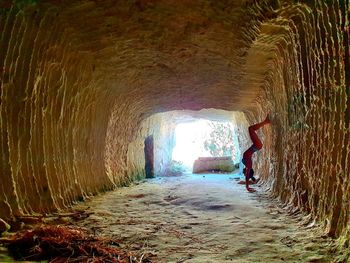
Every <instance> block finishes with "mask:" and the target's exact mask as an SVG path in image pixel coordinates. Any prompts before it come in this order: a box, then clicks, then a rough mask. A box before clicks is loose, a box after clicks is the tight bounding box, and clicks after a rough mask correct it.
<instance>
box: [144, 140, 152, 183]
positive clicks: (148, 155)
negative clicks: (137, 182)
mask: <svg viewBox="0 0 350 263" xmlns="http://www.w3.org/2000/svg"><path fill="white" fill-rule="evenodd" d="M144 153H145V172H146V178H153V177H154V140H153V135H150V136H148V137H147V138H146V139H145V143H144Z"/></svg>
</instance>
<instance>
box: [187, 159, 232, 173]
mask: <svg viewBox="0 0 350 263" xmlns="http://www.w3.org/2000/svg"><path fill="white" fill-rule="evenodd" d="M212 170H215V171H222V172H232V171H234V170H235V164H234V163H233V161H232V157H231V156H228V157H199V158H198V159H197V160H195V161H194V164H193V173H201V172H205V171H208V172H210V171H212Z"/></svg>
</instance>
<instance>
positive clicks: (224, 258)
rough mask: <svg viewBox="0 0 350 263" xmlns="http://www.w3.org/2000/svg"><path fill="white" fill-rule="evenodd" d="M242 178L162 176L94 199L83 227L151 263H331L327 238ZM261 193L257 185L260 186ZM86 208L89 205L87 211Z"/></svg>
mask: <svg viewBox="0 0 350 263" xmlns="http://www.w3.org/2000/svg"><path fill="white" fill-rule="evenodd" d="M234 178H237V175H234V174H231V175H223V174H205V175H203V174H201V175H185V176H181V177H175V178H174V177H173V178H157V179H152V180H147V181H144V182H142V183H139V184H136V185H133V186H131V187H127V188H121V189H118V190H116V191H114V192H109V193H107V194H104V195H101V196H98V197H96V198H93V199H92V200H91V201H89V202H87V203H84V204H82V205H80V206H78V208H80V209H86V210H87V211H88V212H89V211H90V212H93V214H91V216H90V217H89V218H87V219H85V220H83V221H80V222H79V223H78V224H79V226H81V227H86V228H88V229H90V230H92V231H94V232H95V233H96V234H99V235H106V236H108V237H113V238H115V239H116V240H119V241H120V244H121V247H123V248H126V249H129V250H130V251H138V253H140V252H142V253H147V254H148V255H149V254H153V255H154V257H153V260H152V262H201V263H203V262H331V261H332V256H331V255H330V254H329V252H328V251H329V244H330V240H329V239H327V238H324V237H322V233H320V232H319V231H318V228H315V227H310V226H309V227H305V226H303V225H302V224H301V221H300V216H291V215H287V214H286V212H285V211H284V210H283V209H281V208H279V207H278V206H277V203H276V202H273V201H271V200H270V199H269V198H267V197H266V195H265V194H263V192H262V190H259V191H258V192H257V193H253V194H252V193H247V192H246V191H245V189H244V186H242V185H238V184H237V183H236V181H235V180H234ZM256 188H258V189H259V187H256ZM87 206H88V207H87Z"/></svg>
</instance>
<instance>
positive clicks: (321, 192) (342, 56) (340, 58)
mask: <svg viewBox="0 0 350 263" xmlns="http://www.w3.org/2000/svg"><path fill="white" fill-rule="evenodd" d="M349 8H350V7H349V2H348V1H308V4H306V3H305V4H304V3H298V4H291V3H287V2H286V3H285V4H282V5H281V6H280V8H279V9H278V10H275V11H274V15H273V17H272V18H270V19H264V21H263V22H262V24H261V26H260V31H259V34H258V36H257V38H256V39H255V41H254V43H253V45H252V47H251V49H250V50H249V54H248V60H249V61H250V66H249V67H251V69H248V71H250V72H251V74H253V75H252V76H254V74H257V70H256V69H257V68H259V69H261V67H262V68H264V71H265V74H264V76H263V77H262V76H261V77H262V80H263V82H262V83H261V84H260V87H262V88H263V89H264V90H265V95H261V98H262V99H263V100H265V101H267V102H268V103H265V102H261V103H260V104H261V106H262V108H264V109H265V110H266V111H268V108H272V109H273V110H274V114H273V125H272V128H271V129H268V128H267V133H266V134H267V135H268V136H267V137H266V138H265V144H267V145H268V146H269V147H267V148H266V151H265V153H264V158H262V159H261V160H263V161H261V164H260V165H261V166H264V167H265V169H266V181H268V182H270V183H271V184H272V193H273V194H274V195H275V196H278V197H279V198H281V200H283V201H284V202H286V203H288V204H289V205H290V206H291V208H292V207H294V208H295V207H297V208H299V209H300V210H302V211H304V212H307V213H310V214H311V218H312V219H317V220H318V222H321V223H322V224H323V226H324V227H325V230H326V233H327V234H329V235H331V236H339V235H341V234H342V235H343V237H344V238H345V239H348V232H346V231H344V229H346V228H348V226H349V225H350V221H349V220H350V218H349V214H350V205H349V200H350V196H349V194H350V177H349V176H350V170H349V168H350V159H349V152H350V140H349V139H350V96H349V95H350V61H349V46H350V42H349V33H350V30H349V13H350V12H349V10H350V9H349ZM249 57H251V60H250V59H249ZM257 58H258V59H257ZM254 60H255V61H254ZM249 76H250V75H249ZM258 77H259V76H258ZM251 112H252V113H253V112H254V111H253V110H252V111H251ZM256 116H257V115H256V114H255V115H254V117H255V118H253V117H252V118H251V120H256ZM294 211H296V210H295V209H294Z"/></svg>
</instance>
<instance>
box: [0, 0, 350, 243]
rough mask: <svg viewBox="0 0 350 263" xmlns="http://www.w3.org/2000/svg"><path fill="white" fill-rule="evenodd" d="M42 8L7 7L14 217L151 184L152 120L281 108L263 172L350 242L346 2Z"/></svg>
mask: <svg viewBox="0 0 350 263" xmlns="http://www.w3.org/2000/svg"><path fill="white" fill-rule="evenodd" d="M39 2H40V3H38V4H36V5H33V6H27V7H23V6H22V7H21V8H22V9H21V10H20V9H18V5H11V1H1V2H0V8H1V12H0V69H1V72H0V78H1V79H0V81H1V89H0V92H1V94H0V96H1V104H0V115H1V123H0V147H1V150H0V151H1V153H0V155H1V171H0V179H1V184H0V215H1V217H2V218H4V219H6V218H9V217H11V216H13V215H18V214H22V213H33V212H48V211H52V210H55V209H59V208H63V207H66V206H68V205H70V204H72V203H73V202H74V201H76V200H79V199H81V198H84V197H85V196H87V195H91V194H96V193H98V192H100V191H103V190H108V189H112V188H113V187H115V186H117V185H119V184H123V183H124V182H127V181H129V180H130V179H132V178H133V177H135V176H139V175H140V174H142V164H143V163H142V162H143V161H142V160H141V159H140V158H141V157H136V156H137V155H138V154H139V151H137V147H136V148H135V145H137V144H138V145H139V146H140V143H141V142H142V141H143V139H144V137H145V136H146V135H147V133H155V132H156V131H159V130H160V129H163V128H164V129H165V130H164V131H163V132H164V134H167V133H169V132H170V133H169V134H171V126H169V127H168V128H166V126H162V125H161V124H155V122H157V120H156V117H154V118H153V119H152V117H151V116H152V115H153V114H156V113H160V112H166V111H171V110H184V109H185V110H200V109H202V108H215V109H225V110H229V111H242V112H244V114H245V116H246V118H247V119H248V121H249V123H253V122H256V121H260V120H261V119H262V118H264V115H265V114H266V113H267V112H273V124H272V125H271V126H270V127H264V129H263V131H262V132H261V133H264V134H265V136H262V134H261V137H262V139H263V142H264V150H263V151H261V152H259V153H258V154H257V155H256V158H257V160H259V162H256V163H255V164H254V165H256V166H257V169H256V170H257V172H259V173H260V174H261V175H262V176H263V178H264V181H265V182H266V184H268V185H270V189H271V192H272V194H273V195H274V196H276V197H279V198H280V199H281V200H282V201H284V202H286V203H288V204H290V206H291V207H292V206H293V207H298V208H299V209H300V210H302V211H305V212H307V213H310V215H311V218H312V219H317V220H318V221H319V222H322V223H323V224H324V226H325V229H326V230H327V233H328V234H329V235H331V236H340V241H341V242H340V243H341V244H342V245H343V246H344V247H346V246H348V244H349V243H348V240H349V235H350V221H349V220H350V218H349V214H350V205H349V200H350V178H349V176H350V171H349V168H350V160H349V152H350V145H349V144H350V142H349V141H350V140H349V139H350V138H349V137H350V127H349V125H350V99H349V97H350V61H349V34H350V30H349V20H350V19H349V8H350V7H349V1H348V0H330V1H323V0H305V1H289V0H288V1H287V0H280V1H277V0H255V1H252V0H241V1H211V0H209V1H172V0H154V1H153V0H152V1H150V0H136V1H115V0H113V1H112V0H103V1H93V0H81V1H68V0H66V1H65V0H62V1H54V0H52V1H49V0H46V1H39ZM147 118H151V119H149V120H147V121H148V122H149V124H145V121H146V119H147ZM238 119H239V118H238ZM147 121H146V122H147ZM153 124H154V126H153ZM157 125H158V126H157ZM246 125H247V123H244V124H243V125H242V126H241V130H242V131H244V130H245V127H246ZM142 127H143V128H142ZM244 141H245V142H243V143H242V145H243V144H244V143H247V142H248V141H249V140H247V139H245V140H244ZM168 142H169V143H170V144H171V140H169V141H168ZM140 147H141V146H140ZM135 151H137V152H135ZM135 158H136V159H135ZM135 163H138V165H136V166H135ZM133 167H134V168H133ZM137 167H138V168H137Z"/></svg>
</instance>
